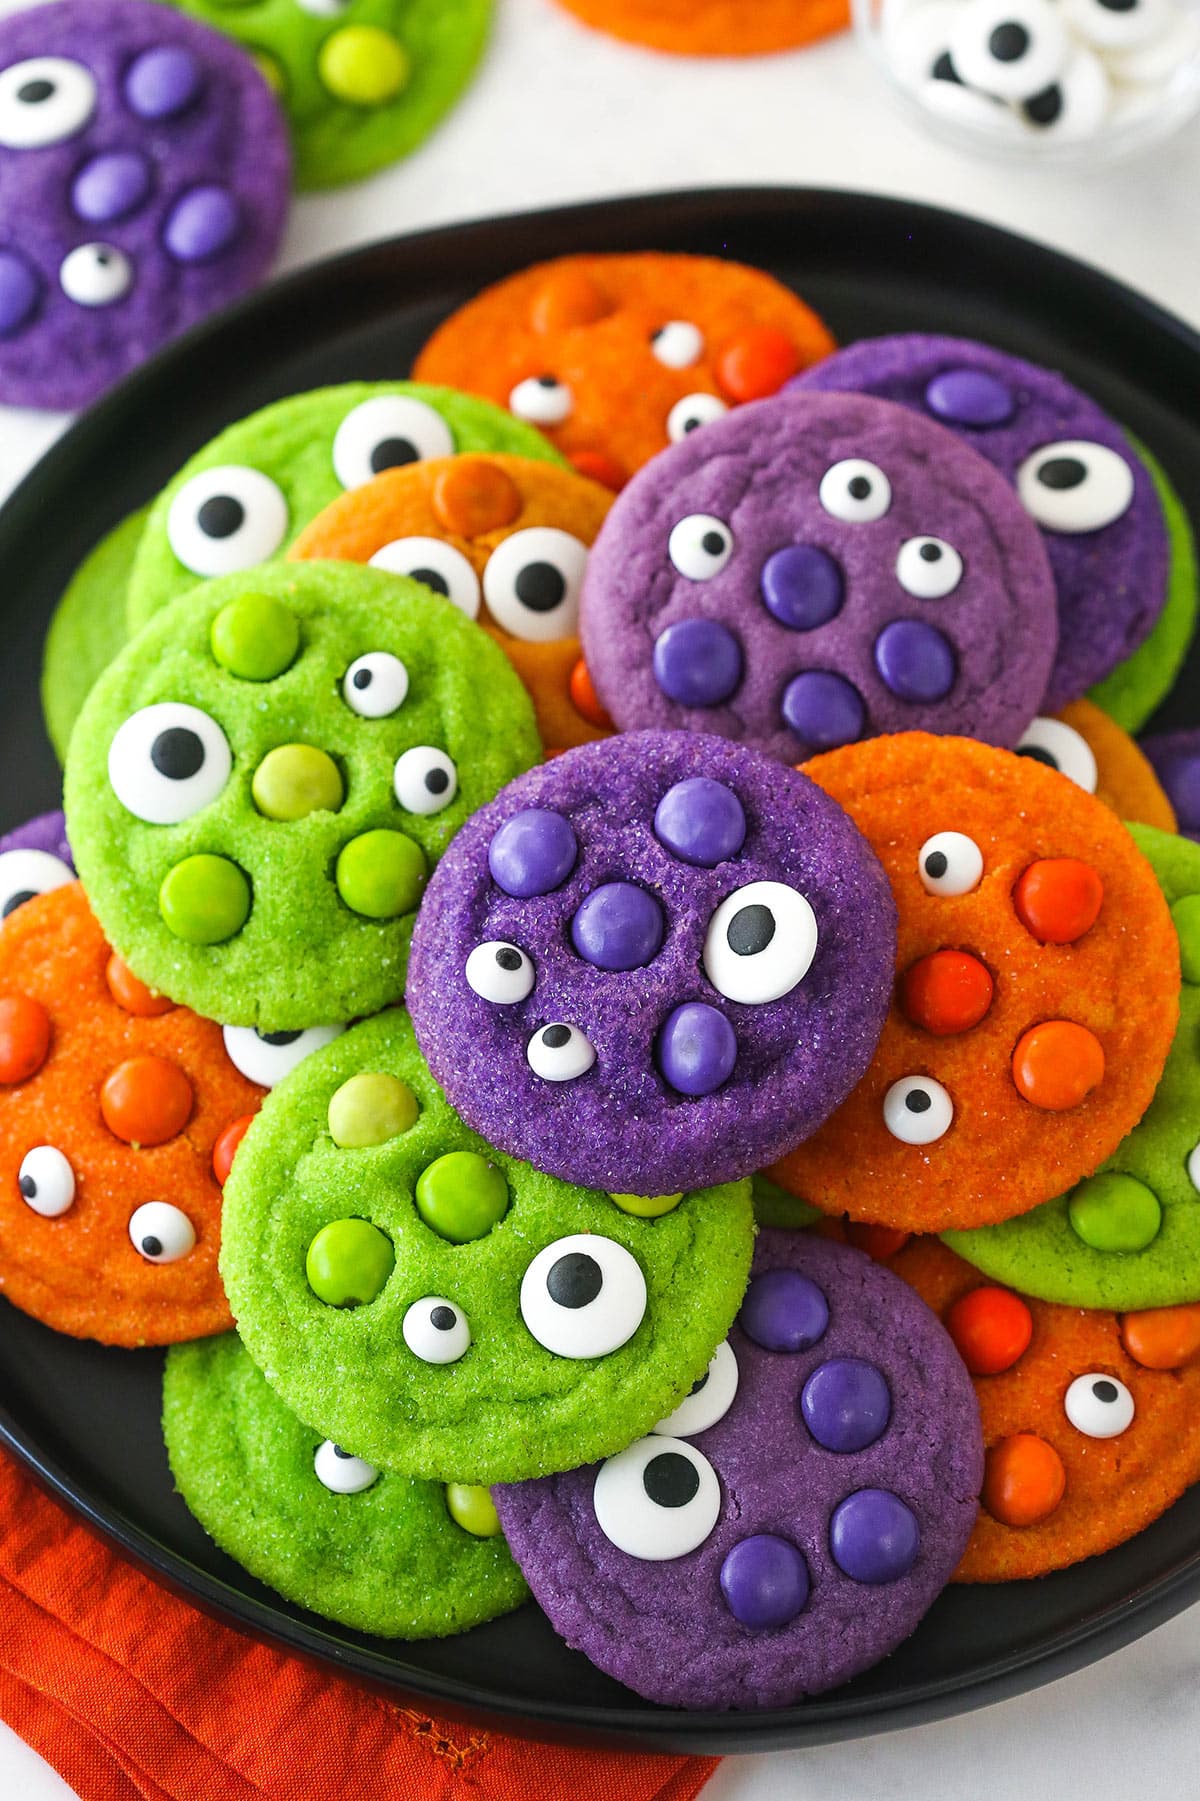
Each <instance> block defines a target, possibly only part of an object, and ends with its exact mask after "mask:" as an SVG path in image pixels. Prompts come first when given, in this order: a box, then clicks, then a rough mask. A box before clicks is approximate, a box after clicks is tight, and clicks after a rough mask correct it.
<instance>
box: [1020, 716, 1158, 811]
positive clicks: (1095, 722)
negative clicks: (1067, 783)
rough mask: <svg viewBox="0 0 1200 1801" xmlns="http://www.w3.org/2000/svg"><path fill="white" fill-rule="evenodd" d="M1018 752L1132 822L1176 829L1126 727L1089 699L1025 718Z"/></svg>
mask: <svg viewBox="0 0 1200 1801" xmlns="http://www.w3.org/2000/svg"><path fill="white" fill-rule="evenodd" d="M1016 750H1017V755H1018V756H1019V757H1032V758H1033V759H1034V760H1035V761H1036V762H1038V763H1044V764H1045V765H1046V767H1047V768H1048V769H1057V770H1058V771H1059V772H1060V773H1061V774H1062V775H1065V776H1067V777H1069V779H1070V780H1071V781H1073V782H1075V783H1076V784H1077V786H1078V787H1080V788H1082V789H1083V790H1084V792H1085V793H1086V794H1094V795H1095V796H1096V799H1097V800H1100V801H1103V803H1104V805H1105V806H1106V807H1108V808H1109V809H1110V810H1111V811H1112V812H1113V813H1115V814H1116V816H1117V818H1118V819H1123V820H1124V821H1125V823H1126V824H1127V825H1128V824H1131V823H1132V822H1133V821H1135V820H1136V821H1137V823H1138V824H1139V825H1152V826H1154V827H1155V829H1156V830H1158V831H1160V832H1173V831H1175V829H1176V824H1177V822H1176V818H1175V809H1174V808H1173V807H1172V805H1171V802H1170V800H1169V799H1168V798H1167V794H1166V791H1165V789H1164V788H1163V785H1162V783H1161V782H1160V781H1159V779H1158V776H1157V775H1156V774H1155V771H1154V766H1153V764H1152V763H1151V762H1150V759H1149V758H1148V757H1147V756H1146V754H1145V752H1144V751H1142V750H1141V749H1140V748H1139V746H1138V745H1137V744H1135V742H1134V740H1133V739H1132V738H1131V737H1130V736H1129V734H1128V732H1126V731H1124V730H1122V728H1121V727H1120V726H1119V725H1118V724H1117V722H1116V720H1115V719H1111V718H1110V717H1109V715H1108V714H1107V713H1106V712H1104V710H1103V709H1102V708H1101V707H1098V706H1095V705H1094V704H1093V703H1092V702H1091V701H1090V700H1072V701H1069V702H1068V703H1067V705H1066V706H1065V707H1063V708H1062V709H1061V710H1060V711H1059V712H1058V713H1055V714H1052V715H1048V716H1047V715H1042V714H1039V715H1038V717H1037V718H1036V719H1032V720H1030V722H1029V724H1028V725H1027V726H1026V728H1025V730H1024V731H1023V732H1022V733H1021V736H1020V738H1019V739H1018V741H1017V746H1016Z"/></svg>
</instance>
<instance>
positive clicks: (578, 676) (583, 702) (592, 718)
mask: <svg viewBox="0 0 1200 1801" xmlns="http://www.w3.org/2000/svg"><path fill="white" fill-rule="evenodd" d="M568 689H569V692H570V696H571V705H572V706H573V707H574V709H575V711H576V712H577V713H581V714H582V715H583V717H584V718H585V719H586V720H587V722H588V724H589V725H598V726H603V727H607V728H608V729H609V730H611V729H612V720H611V719H610V718H609V716H608V714H607V713H606V712H605V710H604V708H603V706H602V705H601V704H600V696H599V695H598V694H597V693H596V690H595V688H594V687H593V686H592V674H591V671H590V669H589V668H588V666H587V664H586V663H585V662H584V660H583V658H582V657H580V659H579V661H578V662H577V663H576V665H575V667H574V669H572V671H571V680H570V682H569V683H568Z"/></svg>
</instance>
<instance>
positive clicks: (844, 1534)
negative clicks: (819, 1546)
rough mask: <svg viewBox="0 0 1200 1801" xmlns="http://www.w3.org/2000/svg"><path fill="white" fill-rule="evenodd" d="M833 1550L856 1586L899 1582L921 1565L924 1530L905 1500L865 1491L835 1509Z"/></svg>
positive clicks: (888, 1493) (879, 1490)
mask: <svg viewBox="0 0 1200 1801" xmlns="http://www.w3.org/2000/svg"><path fill="white" fill-rule="evenodd" d="M829 1548H830V1550H831V1551H832V1553H833V1561H834V1562H835V1563H836V1564H837V1566H838V1569H839V1570H841V1571H842V1572H843V1574H844V1575H847V1576H849V1577H850V1578H851V1580H852V1581H854V1582H870V1583H881V1582H898V1581H899V1580H900V1578H901V1576H907V1575H908V1572H909V1571H910V1570H911V1569H912V1567H913V1564H914V1563H915V1562H916V1561H917V1552H918V1551H919V1550H920V1548H921V1528H920V1526H919V1525H918V1524H917V1516H916V1514H915V1513H914V1512H913V1510H912V1508H911V1507H908V1506H906V1504H905V1503H904V1502H903V1501H902V1500H901V1499H900V1497H899V1495H894V1494H892V1493H891V1491H890V1490H889V1489H886V1488H860V1489H859V1490H858V1492H857V1493H856V1494H852V1495H847V1496H846V1499H845V1500H844V1501H841V1502H839V1503H838V1505H837V1507H835V1508H834V1511H833V1518H832V1520H831V1521H830V1523H829Z"/></svg>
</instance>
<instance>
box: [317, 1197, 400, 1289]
mask: <svg viewBox="0 0 1200 1801" xmlns="http://www.w3.org/2000/svg"><path fill="white" fill-rule="evenodd" d="M395 1261H396V1253H395V1252H394V1251H393V1249H392V1245H391V1240H390V1239H388V1238H385V1237H384V1235H383V1233H382V1232H381V1231H380V1230H379V1227H378V1226H373V1225H372V1224H371V1222H370V1220H369V1219H335V1220H331V1221H330V1222H329V1224H328V1225H327V1226H322V1227H321V1230H320V1231H319V1232H318V1233H317V1235H316V1237H315V1238H314V1239H313V1241H312V1243H311V1244H310V1245H309V1247H308V1255H307V1257H305V1259H304V1273H305V1275H306V1276H307V1277H308V1286H309V1287H310V1288H311V1289H312V1291H313V1293H314V1294H315V1295H316V1297H317V1299H318V1300H319V1301H324V1302H325V1305H326V1306H327V1307H365V1306H366V1305H367V1303H368V1302H370V1301H373V1300H374V1299H375V1297H376V1295H378V1294H382V1292H383V1289H384V1286H385V1284H386V1282H387V1279H388V1277H389V1276H390V1275H391V1273H392V1268H393V1265H394V1264H395Z"/></svg>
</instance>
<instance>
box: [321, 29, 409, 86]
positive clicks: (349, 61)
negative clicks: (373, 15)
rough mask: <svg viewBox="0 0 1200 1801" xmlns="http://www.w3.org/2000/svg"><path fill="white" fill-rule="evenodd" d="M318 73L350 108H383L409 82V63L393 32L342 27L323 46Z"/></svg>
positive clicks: (326, 84)
mask: <svg viewBox="0 0 1200 1801" xmlns="http://www.w3.org/2000/svg"><path fill="white" fill-rule="evenodd" d="M317 71H318V73H319V74H320V77H321V80H322V81H323V82H324V84H325V86H326V88H328V90H329V92H330V93H331V94H332V95H333V97H334V99H335V100H344V101H345V102H346V104H347V106H383V105H384V104H385V103H386V102H387V101H389V100H394V99H395V98H396V95H397V94H398V93H399V92H400V90H401V89H402V88H403V87H404V86H405V84H406V83H407V81H408V76H409V61H408V57H407V55H406V53H405V51H404V50H403V48H402V47H401V45H400V44H398V43H397V42H396V39H395V38H394V37H393V36H392V34H391V32H390V31H384V30H382V29H381V28H380V27H379V26H378V25H343V27H342V29H341V30H340V31H335V32H334V33H333V35H332V36H331V37H327V38H326V40H325V42H324V43H323V44H322V45H321V53H320V55H319V56H318V58H317Z"/></svg>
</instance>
